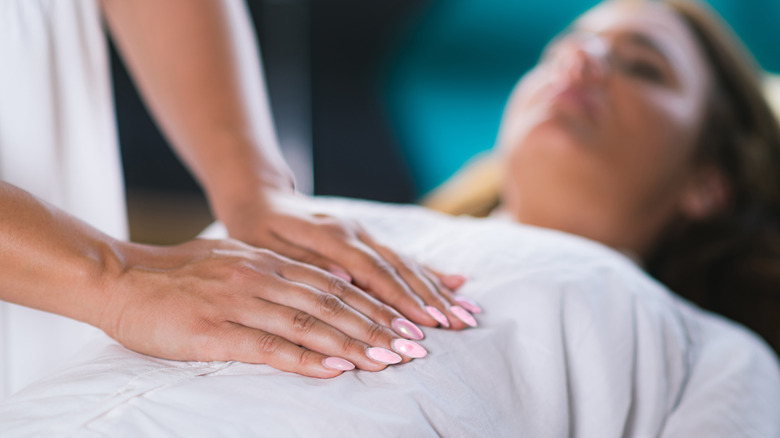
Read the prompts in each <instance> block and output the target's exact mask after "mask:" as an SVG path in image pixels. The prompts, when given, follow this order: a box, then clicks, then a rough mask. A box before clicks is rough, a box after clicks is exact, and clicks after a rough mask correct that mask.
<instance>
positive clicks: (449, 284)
mask: <svg viewBox="0 0 780 438" xmlns="http://www.w3.org/2000/svg"><path fill="white" fill-rule="evenodd" d="M425 270H427V271H428V272H429V273H431V274H433V276H434V277H436V279H438V280H439V281H440V282H441V284H443V285H444V286H445V287H446V288H448V289H449V290H452V291H455V290H458V289H459V288H460V287H461V286H463V283H465V282H466V277H465V276H463V275H460V274H443V273H441V272H439V271H437V270H435V269H431V268H425Z"/></svg>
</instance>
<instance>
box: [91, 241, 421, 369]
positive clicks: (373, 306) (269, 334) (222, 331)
mask: <svg viewBox="0 0 780 438" xmlns="http://www.w3.org/2000/svg"><path fill="white" fill-rule="evenodd" d="M122 254H123V258H124V261H123V266H122V268H121V269H119V270H116V271H117V272H118V273H117V274H116V275H114V276H113V278H110V279H108V280H106V281H105V282H104V283H105V292H104V295H105V305H104V306H103V310H102V312H101V314H100V316H99V320H98V321H97V323H96V324H95V325H97V326H98V327H100V328H101V329H103V330H104V331H105V332H106V333H107V334H108V335H109V336H111V337H113V338H114V339H116V340H117V341H118V342H120V343H121V344H123V345H124V346H126V347H128V348H130V349H132V350H135V351H138V352H141V353H144V354H148V355H151V356H156V357H162V358H166V359H173V360H196V361H213V360H220V361H222V360H236V361H241V362H248V363H265V364H268V365H270V366H273V367H274V368H277V369H280V370H284V371H290V372H294V373H298V374H302V375H306V376H312V377H321V378H325V377H333V376H336V375H338V374H340V373H341V372H342V370H344V369H348V368H349V364H347V363H344V362H341V361H339V360H338V359H329V360H326V359H328V358H342V359H346V360H348V361H349V362H351V363H352V364H354V365H355V366H357V368H360V369H363V370H370V371H378V370H381V369H383V368H385V367H386V366H387V363H394V362H396V361H397V362H400V361H403V362H406V361H408V360H410V357H422V356H423V355H424V354H425V350H423V349H422V347H419V345H416V344H414V343H409V342H408V341H406V340H401V341H400V343H399V339H400V336H399V335H398V334H396V333H394V332H393V330H391V329H390V327H396V328H398V327H399V326H398V321H399V318H400V317H401V316H400V315H399V314H398V313H397V312H396V311H395V310H393V309H391V308H390V307H388V306H386V305H384V304H381V303H379V302H378V301H376V300H375V299H373V298H372V297H370V296H368V295H366V294H365V293H363V292H362V291H360V290H358V289H357V288H355V287H354V286H352V285H350V284H349V283H348V282H346V281H343V280H341V279H339V278H337V277H335V276H333V275H331V274H329V273H327V272H325V271H322V270H321V269H319V268H315V267H312V266H308V265H304V264H302V263H299V262H295V261H292V260H289V259H287V258H285V257H282V256H279V255H277V254H274V253H273V252H270V251H268V250H263V249H257V248H253V247H250V246H249V245H246V244H243V243H241V242H238V241H235V240H232V239H228V240H221V241H218V240H196V241H192V242H188V243H185V244H182V245H177V246H172V247H152V246H146V245H136V244H124V249H123V251H122ZM401 321H402V322H401V325H402V326H403V325H404V324H406V325H407V329H408V330H412V331H414V330H415V328H414V327H413V326H412V327H411V328H410V327H408V325H410V324H409V323H408V321H406V323H404V322H403V319H401ZM416 330H417V332H418V333H419V334H420V335H421V332H419V329H416ZM412 337H414V336H412ZM376 347H378V349H377V348H376ZM388 350H396V351H399V352H404V353H407V354H408V355H405V356H403V357H401V356H397V355H395V354H394V353H391V352H390V351H388ZM372 358H373V359H372ZM328 365H330V367H329V366H328ZM334 366H335V367H336V369H333V367H334ZM339 367H341V369H338V368H339Z"/></svg>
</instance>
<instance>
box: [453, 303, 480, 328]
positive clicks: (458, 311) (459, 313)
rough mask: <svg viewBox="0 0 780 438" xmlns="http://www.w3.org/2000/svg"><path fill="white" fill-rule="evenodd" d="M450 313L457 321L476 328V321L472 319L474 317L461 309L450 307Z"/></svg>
mask: <svg viewBox="0 0 780 438" xmlns="http://www.w3.org/2000/svg"><path fill="white" fill-rule="evenodd" d="M450 312H452V314H453V315H455V316H457V317H458V319H459V320H461V321H463V322H465V323H466V324H468V325H470V326H471V327H476V326H477V320H476V319H474V316H472V315H471V314H470V313H469V312H468V311H466V309H464V308H463V307H460V306H452V307H450Z"/></svg>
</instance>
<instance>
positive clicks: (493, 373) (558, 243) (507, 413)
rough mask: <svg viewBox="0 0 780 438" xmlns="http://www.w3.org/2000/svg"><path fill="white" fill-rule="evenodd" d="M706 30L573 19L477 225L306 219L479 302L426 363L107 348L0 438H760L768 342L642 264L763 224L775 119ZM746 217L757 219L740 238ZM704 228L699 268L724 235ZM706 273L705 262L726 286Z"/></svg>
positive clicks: (10, 407) (533, 75)
mask: <svg viewBox="0 0 780 438" xmlns="http://www.w3.org/2000/svg"><path fill="white" fill-rule="evenodd" d="M713 23H714V22H713V21H712V19H711V18H710V17H709V15H708V14H707V13H706V11H704V10H703V9H702V7H701V6H698V5H696V4H694V3H689V2H686V3H676V2H674V3H665V4H664V3H658V2H645V1H641V2H640V1H630V0H617V1H612V2H607V3H605V4H603V5H601V6H598V7H596V8H595V9H593V10H592V11H590V12H588V13H587V14H585V15H584V16H583V17H582V18H580V19H579V20H577V22H576V23H575V25H574V26H572V28H571V30H570V31H569V32H568V33H566V34H565V35H563V36H561V37H560V38H559V39H557V40H556V41H555V42H553V43H552V44H551V45H550V47H549V48H548V50H547V51H546V52H545V55H544V56H543V57H542V59H541V61H540V63H539V65H538V66H537V67H536V68H535V69H534V70H532V71H531V72H530V73H529V74H527V75H526V76H525V77H524V78H523V79H522V80H521V81H520V83H519V85H518V87H517V88H516V91H515V92H514V93H513V96H512V98H511V99H510V102H509V104H508V106H507V109H506V112H505V116H504V120H503V122H502V129H501V133H500V136H499V140H498V148H499V151H500V153H501V154H502V156H503V157H504V160H503V162H504V163H505V164H506V166H505V169H506V172H505V173H504V175H505V177H504V178H503V180H502V184H501V187H502V190H501V204H500V206H499V209H498V210H497V213H496V214H494V215H493V216H491V217H490V218H487V219H474V218H468V217H458V218H455V217H450V216H445V215H441V214H438V213H433V212H430V211H427V210H424V209H421V208H418V207H398V206H386V205H378V204H372V203H365V202H356V201H347V200H325V199H323V200H320V201H318V202H316V203H314V204H309V205H306V206H305V207H306V208H311V209H312V211H316V212H319V213H326V214H333V215H340V216H346V217H352V218H355V219H358V220H360V221H361V222H362V223H363V224H364V226H365V227H366V228H367V229H368V230H369V231H370V232H372V233H373V234H374V235H376V236H378V237H379V238H382V239H384V240H385V241H387V242H391V243H392V244H393V246H394V247H395V248H398V249H399V250H403V251H405V252H406V253H407V254H409V255H411V256H413V257H415V258H416V259H417V260H420V261H421V262H423V263H425V264H427V265H429V266H432V267H434V268H437V269H441V270H447V271H454V272H463V273H465V274H467V276H468V278H469V281H468V282H466V283H465V284H464V286H462V289H461V290H460V293H462V294H464V295H466V296H470V297H471V298H474V299H477V300H478V301H479V302H480V303H481V304H482V305H483V307H484V313H483V314H481V315H480V325H479V327H477V328H474V329H470V330H467V331H465V332H461V333H459V334H457V335H455V334H454V333H453V332H448V331H442V330H436V329H431V328H424V332H425V340H424V341H423V342H424V343H425V346H426V348H427V350H428V352H429V354H428V356H427V357H425V358H423V359H418V360H415V361H412V362H409V363H406V364H403V365H398V366H391V367H389V368H388V369H386V370H384V371H382V372H378V373H369V372H365V371H360V370H356V371H349V372H345V373H344V374H342V375H340V376H339V377H337V378H334V379H330V380H319V379H311V378H307V377H303V376H300V375H295V374H290V373H284V372H281V371H278V370H274V369H273V368H270V367H268V366H265V365H251V364H243V363H238V362H209V363H200V362H172V361H164V360H161V359H154V358H150V357H147V356H143V355H140V354H137V353H133V352H131V351H129V350H126V349H124V348H123V347H121V346H119V345H118V344H114V343H110V342H108V341H106V342H104V343H98V344H96V345H94V346H93V347H92V348H91V349H90V350H88V351H86V352H85V353H84V355H83V357H82V358H81V362H80V363H75V364H73V365H71V366H70V367H68V368H65V369H63V370H62V371H61V372H59V373H57V374H54V375H52V376H51V377H50V378H48V379H44V380H41V381H39V382H37V383H36V384H33V385H31V386H29V387H28V388H27V389H26V390H22V391H21V392H19V393H17V394H16V395H14V396H12V397H11V398H10V399H8V400H7V401H6V402H4V403H3V404H2V405H0V430H3V431H4V432H5V434H4V436H13V435H41V436H50V435H51V436H94V435H111V436H162V435H168V436H170V435H175V436H214V435H224V436H241V435H248V436H258V435H259V436H345V435H347V436H403V435H404V434H406V435H408V436H436V435H438V436H491V437H492V436H534V437H536V436H594V437H605V436H638V437H645V436H648V437H649V436H662V437H690V436H708V437H710V436H723V437H731V436H778V435H779V434H780V421H778V418H777V415H776V414H777V407H778V406H780V367H779V366H778V363H777V358H776V356H775V355H774V354H773V353H772V351H771V350H770V349H769V348H768V347H767V346H766V344H765V343H764V342H763V341H762V340H761V339H760V338H758V337H757V336H755V335H754V334H752V333H751V332H749V331H748V330H746V329H744V328H742V327H741V326H739V325H737V324H735V323H732V322H730V321H728V320H726V319H723V318H720V317H717V316H715V315H713V314H710V313H708V312H706V311H702V310H699V309H698V308H696V307H695V306H693V305H691V304H689V303H688V302H687V301H685V300H683V299H681V298H679V297H678V296H676V295H675V294H673V293H671V292H670V291H669V290H667V289H666V288H665V287H663V286H662V285H661V284H659V283H658V282H657V281H655V280H653V279H652V278H651V277H650V276H648V275H647V274H646V273H645V272H644V271H643V270H642V269H641V266H642V265H643V264H646V265H647V266H649V267H654V266H660V267H663V269H661V268H658V269H661V270H660V271H659V272H666V271H669V272H672V273H674V269H671V267H675V268H678V269H689V270H687V271H683V273H682V274H679V275H678V278H682V279H688V276H686V275H685V272H689V273H690V274H689V275H691V276H697V278H696V280H698V279H699V277H698V275H699V274H698V272H699V271H694V270H690V269H693V268H694V267H696V266H698V265H697V263H699V260H700V258H698V257H693V256H691V255H688V253H687V252H686V253H680V254H677V253H674V251H671V250H667V249H665V248H673V246H669V245H683V244H686V245H688V246H683V247H685V248H693V246H691V245H692V244H689V243H687V241H688V240H692V241H693V242H696V241H697V240H698V239H702V237H700V236H701V234H700V232H699V231H696V230H697V229H698V228H699V227H700V226H705V224H707V225H706V227H709V228H707V229H714V230H728V231H731V230H736V231H734V233H737V232H738V231H740V230H751V233H755V234H756V235H761V236H765V235H768V234H763V233H769V231H766V230H770V229H772V228H771V227H776V225H775V224H776V222H771V221H772V220H773V219H774V218H776V212H777V200H778V199H780V198H778V197H777V194H776V193H775V190H776V188H777V187H778V186H777V180H776V179H775V178H776V177H775V176H774V175H773V174H772V172H771V170H772V168H773V166H776V165H777V163H778V154H779V153H780V143H779V142H778V138H779V135H780V134H778V132H779V131H778V128H777V124H776V122H775V121H774V120H773V119H772V118H771V113H770V111H769V109H768V107H767V105H766V103H765V102H764V100H763V99H762V98H761V95H760V92H759V88H758V86H757V84H756V82H755V80H754V79H751V77H752V76H751V75H750V74H749V70H748V68H747V67H746V66H745V65H744V63H743V61H742V58H741V57H740V56H738V53H737V51H735V50H734V49H732V48H731V47H732V46H731V45H730V44H731V43H728V44H727V41H728V40H727V39H725V38H724V37H723V32H722V30H721V29H720V28H719V27H718V26H716V25H715V24H713ZM743 149H744V151H743ZM301 208H303V207H301ZM743 217H745V218H753V221H754V222H752V224H755V225H753V226H752V228H738V227H740V226H742V224H741V223H740V222H738V221H737V219H739V218H743ZM774 229H776V228H774ZM221 232H224V230H220V229H218V228H215V229H212V230H210V236H217V235H219V233H221ZM740 232H741V231H740ZM717 236H718V239H716V240H710V239H712V238H710V239H708V240H706V241H705V243H704V244H702V245H705V246H703V247H702V248H704V250H702V254H705V255H709V254H716V255H717V254H720V251H721V250H720V248H721V246H723V245H725V244H729V245H732V244H731V239H732V238H733V237H729V239H725V235H724V238H723V239H720V235H717ZM733 236H738V237H739V240H740V241H742V242H748V243H749V244H750V245H754V244H755V245H759V244H760V243H761V242H765V240H751V239H752V238H753V234H733ZM724 239H725V240H724ZM762 239H764V238H763V237H762ZM721 240H722V242H721ZM711 241H713V242H716V243H717V244H714V243H713V244H712V245H714V248H713V249H710V245H711V244H710V242H711ZM670 242H671V243H670ZM744 245H747V243H745V244H744ZM730 248H732V250H733V248H737V249H740V250H741V248H742V246H730ZM670 251H671V254H672V256H674V257H685V258H683V260H684V261H685V262H686V263H685V264H675V263H673V259H672V258H670V257H672V256H667V255H666V254H669V253H670ZM698 253H699V252H695V253H694V254H698ZM736 254H738V255H741V254H743V253H741V252H740V253H736ZM757 254H759V255H760V257H768V255H766V254H771V253H757ZM662 256H663V257H662ZM757 257H758V256H757ZM760 257H759V258H757V259H756V260H763V259H762V258H760ZM702 259H703V260H709V258H707V257H703V258H702ZM657 260H660V261H657ZM651 261H652V262H653V264H650V262H651ZM748 261H749V260H748ZM655 263H658V264H657V265H656V264H655ZM721 266H725V265H718V266H716V267H715V268H713V270H712V272H718V273H720V272H722V273H723V274H724V275H725V274H727V273H729V272H731V271H729V270H727V269H726V268H725V267H721ZM755 266H757V267H761V265H760V264H757V265H755ZM734 272H741V271H738V270H737V271H734ZM770 272H771V271H770ZM670 278H674V277H670ZM700 278H708V277H700ZM767 278H768V277H767ZM708 281H709V280H708ZM713 281H719V280H717V279H716V280H713ZM762 284H763V283H762ZM766 284H769V283H766ZM772 284H776V283H772Z"/></svg>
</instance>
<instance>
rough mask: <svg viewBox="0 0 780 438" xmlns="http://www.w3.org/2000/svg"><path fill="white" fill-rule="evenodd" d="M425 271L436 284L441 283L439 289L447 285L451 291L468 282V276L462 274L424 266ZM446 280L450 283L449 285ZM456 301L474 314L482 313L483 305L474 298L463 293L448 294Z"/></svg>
mask: <svg viewBox="0 0 780 438" xmlns="http://www.w3.org/2000/svg"><path fill="white" fill-rule="evenodd" d="M422 270H423V272H424V273H425V274H426V276H427V277H428V278H429V279H431V281H433V282H434V284H440V286H439V289H440V290H441V289H442V286H444V287H447V288H448V289H449V290H450V291H453V290H454V289H458V288H460V286H462V285H463V283H465V282H466V277H464V276H463V275H460V274H442V273H440V272H438V271H436V270H433V269H431V268H427V267H423V268H422ZM445 282H447V283H450V284H451V286H450V285H447V284H446V283H445ZM448 296H450V297H451V298H452V299H453V300H455V302H456V303H457V304H458V305H459V306H460V307H463V308H464V309H466V310H468V311H469V312H471V313H472V314H479V313H482V307H481V306H480V305H479V304H478V303H477V302H476V301H474V300H473V299H471V298H469V297H465V296H463V295H458V294H454V293H452V294H448Z"/></svg>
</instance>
